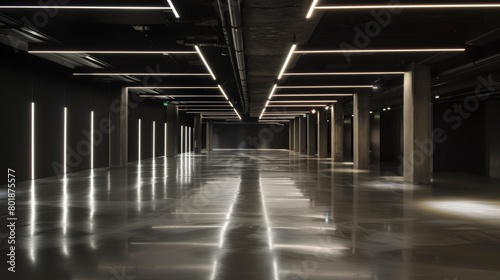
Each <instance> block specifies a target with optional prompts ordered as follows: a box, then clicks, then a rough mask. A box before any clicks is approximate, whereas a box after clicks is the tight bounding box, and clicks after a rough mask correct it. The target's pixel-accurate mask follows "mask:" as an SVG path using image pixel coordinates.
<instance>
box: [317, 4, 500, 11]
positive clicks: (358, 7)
mask: <svg viewBox="0 0 500 280" xmlns="http://www.w3.org/2000/svg"><path fill="white" fill-rule="evenodd" d="M468 8H500V4H420V5H418V4H417V5H406V4H399V5H350V6H319V7H314V9H315V10H370V9H468Z"/></svg>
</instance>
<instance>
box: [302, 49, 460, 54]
mask: <svg viewBox="0 0 500 280" xmlns="http://www.w3.org/2000/svg"><path fill="white" fill-rule="evenodd" d="M464 51H465V48H429V49H371V50H366V49H354V50H301V51H295V53H296V54H344V53H406V52H407V53H412V52H464Z"/></svg>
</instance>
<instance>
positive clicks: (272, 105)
mask: <svg viewBox="0 0 500 280" xmlns="http://www.w3.org/2000/svg"><path fill="white" fill-rule="evenodd" d="M268 107H326V104H324V103H323V104H309V105H303V104H288V105H274V104H269V106H268Z"/></svg>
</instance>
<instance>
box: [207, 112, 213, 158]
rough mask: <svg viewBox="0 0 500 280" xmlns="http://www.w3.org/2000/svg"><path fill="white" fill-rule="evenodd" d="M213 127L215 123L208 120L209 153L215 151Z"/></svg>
mask: <svg viewBox="0 0 500 280" xmlns="http://www.w3.org/2000/svg"><path fill="white" fill-rule="evenodd" d="M213 127H214V122H213V121H212V120H207V131H206V133H207V150H208V151H209V152H211V151H213V150H214V138H213Z"/></svg>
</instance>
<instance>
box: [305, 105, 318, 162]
mask: <svg viewBox="0 0 500 280" xmlns="http://www.w3.org/2000/svg"><path fill="white" fill-rule="evenodd" d="M316 119H317V117H316V114H307V154H308V155H310V156H314V155H316V142H317V141H316V131H317V129H316Z"/></svg>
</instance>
